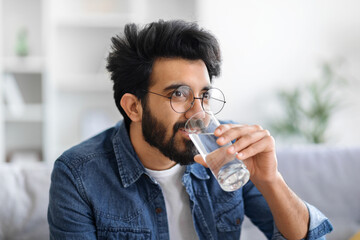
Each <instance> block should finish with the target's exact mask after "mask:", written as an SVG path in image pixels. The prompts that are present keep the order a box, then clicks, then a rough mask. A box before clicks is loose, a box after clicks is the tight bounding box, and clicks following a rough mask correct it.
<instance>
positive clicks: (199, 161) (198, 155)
mask: <svg viewBox="0 0 360 240" xmlns="http://www.w3.org/2000/svg"><path fill="white" fill-rule="evenodd" d="M194 161H195V162H197V163H199V164H201V165H203V166H204V167H208V165H207V164H206V162H205V160H204V159H203V158H202V156H201V155H200V154H197V155H195V156H194Z"/></svg>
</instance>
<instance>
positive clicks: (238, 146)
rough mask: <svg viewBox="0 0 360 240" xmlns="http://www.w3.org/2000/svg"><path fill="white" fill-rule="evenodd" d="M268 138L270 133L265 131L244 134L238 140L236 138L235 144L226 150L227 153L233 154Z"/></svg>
mask: <svg viewBox="0 0 360 240" xmlns="http://www.w3.org/2000/svg"><path fill="white" fill-rule="evenodd" d="M268 136H270V133H269V131H267V130H261V131H257V132H252V133H249V134H245V135H243V136H241V137H240V138H238V139H237V140H236V142H235V143H234V144H233V145H232V146H231V147H229V148H228V153H230V154H234V153H235V152H240V151H241V150H243V149H244V148H247V147H248V146H250V145H251V144H254V143H256V142H258V141H260V140H261V139H263V138H265V137H268Z"/></svg>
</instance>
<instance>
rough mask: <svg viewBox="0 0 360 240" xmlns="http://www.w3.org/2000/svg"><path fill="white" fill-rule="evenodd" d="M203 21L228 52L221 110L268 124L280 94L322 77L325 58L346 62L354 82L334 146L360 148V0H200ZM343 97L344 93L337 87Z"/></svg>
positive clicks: (336, 124) (335, 123)
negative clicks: (321, 67)
mask: <svg viewBox="0 0 360 240" xmlns="http://www.w3.org/2000/svg"><path fill="white" fill-rule="evenodd" d="M198 4H199V23H200V25H201V26H203V27H204V28H206V29H209V30H210V31H211V32H213V33H214V34H215V35H216V36H217V37H218V40H219V41H220V44H221V47H222V51H223V71H222V76H221V77H220V79H218V80H217V81H216V83H215V84H216V85H217V86H218V87H220V88H221V89H223V91H224V92H225V94H226V96H227V101H228V104H227V106H226V107H225V109H224V110H223V113H222V114H221V117H222V118H231V119H234V120H236V121H239V122H242V123H248V124H252V123H256V124H262V125H265V126H266V125H267V123H268V121H269V119H270V118H273V117H275V115H276V114H275V113H276V111H278V106H276V105H275V104H276V101H275V91H276V90H277V89H280V88H283V87H285V88H291V87H292V86H295V85H297V84H299V83H301V82H302V81H309V80H313V79H315V78H317V77H319V76H320V65H321V63H322V62H323V61H337V60H338V59H343V60H344V64H343V65H342V68H341V69H340V71H341V73H342V74H343V76H345V77H346V78H347V79H348V80H349V87H348V88H347V89H346V91H344V92H341V94H342V96H343V101H344V105H345V106H346V108H343V109H341V110H340V111H338V112H337V113H336V115H334V117H333V119H332V121H331V126H330V129H329V134H328V135H329V139H330V141H329V142H330V143H331V144H346V145H356V144H357V145H359V144H360V134H359V133H360V131H359V127H358V123H359V122H360V94H359V93H360V68H359V64H360V44H359V43H360V17H359V9H360V2H359V1H357V0H344V1H337V0H319V1H310V0H302V1H300V0H298V1H286V0H276V1H265V0H261V1H243V0H240V1H239V0H227V1H216V0H199V3H198ZM339 94H340V92H339Z"/></svg>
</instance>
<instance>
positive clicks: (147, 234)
mask: <svg viewBox="0 0 360 240" xmlns="http://www.w3.org/2000/svg"><path fill="white" fill-rule="evenodd" d="M97 231H98V234H97V235H98V236H97V239H99V240H110V239H111V240H112V239H124V240H150V239H151V231H150V230H149V229H144V228H101V229H97Z"/></svg>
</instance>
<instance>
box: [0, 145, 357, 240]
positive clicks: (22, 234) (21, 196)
mask: <svg viewBox="0 0 360 240" xmlns="http://www.w3.org/2000/svg"><path fill="white" fill-rule="evenodd" d="M278 163H279V169H280V171H281V173H282V175H283V176H284V178H285V180H286V181H287V183H288V185H289V186H290V187H291V188H292V189H293V190H294V191H295V192H296V193H297V194H298V195H299V196H300V197H301V198H302V199H304V200H305V201H307V202H309V203H311V204H313V205H315V206H317V207H318V208H319V209H320V210H321V211H322V212H323V213H324V214H325V215H326V216H328V217H329V218H330V221H331V222H332V224H333V226H334V228H335V229H334V231H333V232H332V233H331V234H330V235H328V237H327V239H330V240H348V239H349V238H350V237H351V236H352V235H354V234H355V233H356V232H359V231H360V147H326V146H306V147H296V148H287V149H280V150H278ZM51 169H52V164H44V163H33V164H5V163H3V164H0V203H1V208H0V240H5V239H6V240H15V239H16V240H25V239H26V240H42V239H49V235H48V234H49V233H48V226H47V220H46V212H47V204H48V190H49V185H50V173H51ZM241 239H244V240H261V239H265V236H264V235H263V234H262V233H261V232H259V231H258V230H257V229H256V228H254V227H253V225H252V224H251V223H250V221H249V220H248V219H245V222H244V224H243V230H242V236H241Z"/></svg>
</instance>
